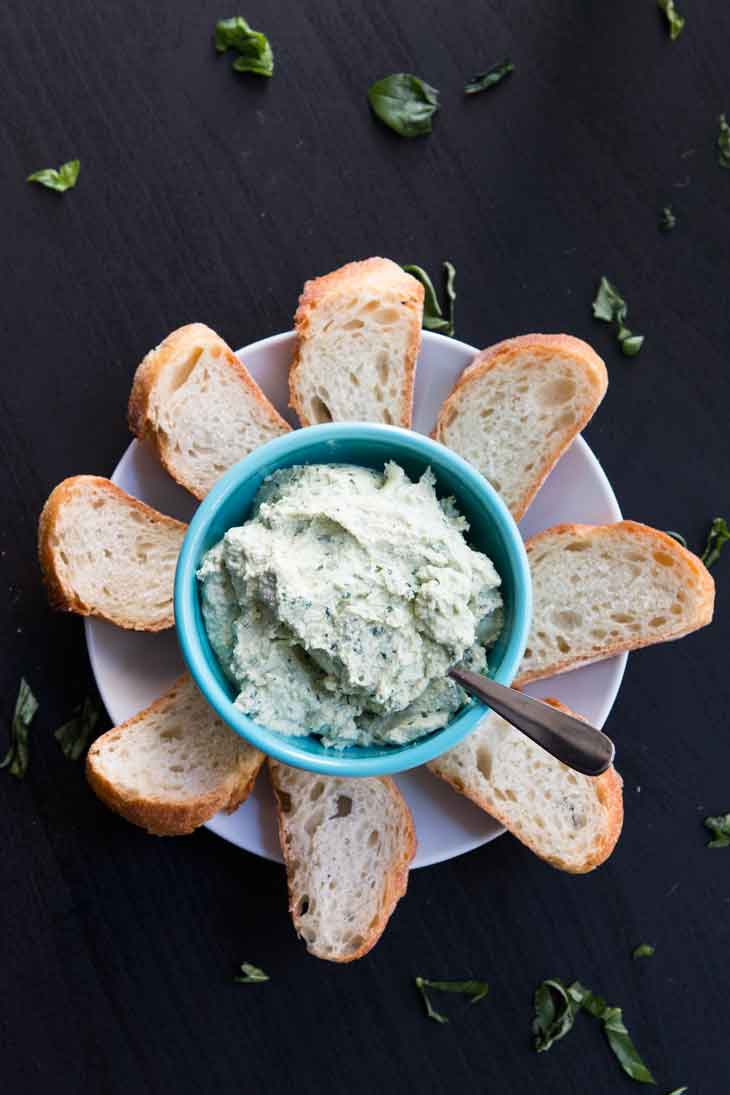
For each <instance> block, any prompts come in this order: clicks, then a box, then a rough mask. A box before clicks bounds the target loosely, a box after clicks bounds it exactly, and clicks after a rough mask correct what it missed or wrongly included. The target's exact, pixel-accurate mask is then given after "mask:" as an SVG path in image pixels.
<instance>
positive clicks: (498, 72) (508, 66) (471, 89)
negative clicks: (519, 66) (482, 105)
mask: <svg viewBox="0 0 730 1095" xmlns="http://www.w3.org/2000/svg"><path fill="white" fill-rule="evenodd" d="M514 70H515V66H514V65H513V64H512V62H511V61H509V60H506V61H502V62H501V64H498V65H492V67H491V68H488V69H487V71H486V72H477V74H476V76H472V78H471V80H470V81H469V83H468V84H465V85H464V94H465V95H477V94H478V93H479V92H480V91H486V90H487V88H489V87H494V85H495V84H499V83H501V82H502V80H504V78H505V76H509V74H510V72H514Z"/></svg>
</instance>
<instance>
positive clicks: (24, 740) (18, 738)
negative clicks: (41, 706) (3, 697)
mask: <svg viewBox="0 0 730 1095" xmlns="http://www.w3.org/2000/svg"><path fill="white" fill-rule="evenodd" d="M37 710H38V700H37V699H36V698H35V696H34V695H33V693H32V692H31V689H30V685H29V684H28V682H27V680H26V679H25V677H21V678H20V688H19V689H18V698H17V699H16V701H15V711H14V712H13V721H12V722H11V724H10V745H9V747H8V751H7V753H6V754H5V757H4V758H3V760H2V761H0V768H7V770H8V771H9V772H10V775H11V776H15V778H16V779H24V778H25V774H26V772H27V771H28V760H29V753H28V731H29V730H30V724H31V723H32V722H33V719H34V718H35V714H36V711H37Z"/></svg>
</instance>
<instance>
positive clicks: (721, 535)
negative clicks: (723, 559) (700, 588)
mask: <svg viewBox="0 0 730 1095" xmlns="http://www.w3.org/2000/svg"><path fill="white" fill-rule="evenodd" d="M728 540H730V528H728V524H727V521H726V520H725V518H724V517H716V518H715V520H714V521H713V522H712V525H711V526H710V531H709V532H708V533H707V543H706V544H705V550H704V551H703V552H702V555H701V556H700V558H701V559H702V562H703V563H704V564H705V566H706V567H711V566H712V565H713V564H714V563H716V562H717V560H718V559H719V558H720V552H721V551H722V549H723V547H724V545H725V544H726V543H727V542H728Z"/></svg>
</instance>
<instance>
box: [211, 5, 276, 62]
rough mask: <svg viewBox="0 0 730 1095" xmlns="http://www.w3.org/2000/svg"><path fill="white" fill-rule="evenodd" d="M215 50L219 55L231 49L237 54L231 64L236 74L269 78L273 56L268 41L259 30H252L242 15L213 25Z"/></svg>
mask: <svg viewBox="0 0 730 1095" xmlns="http://www.w3.org/2000/svg"><path fill="white" fill-rule="evenodd" d="M215 48H216V49H217V50H218V52H219V53H225V52H226V50H229V49H233V50H235V51H236V53H237V54H238V57H236V59H235V61H234V62H233V68H234V69H235V71H236V72H253V73H254V74H255V75H256V76H271V75H273V72H274V54H273V52H272V49H271V46H270V44H269V39H268V38H267V37H266V35H265V34H262V32H261V31H260V30H253V29H252V28H251V27H250V26H249V25H248V23H247V22H246V20H245V19H244V18H243V16H242V15H234V16H233V18H232V19H221V20H220V21H219V22H218V23H216V25H215Z"/></svg>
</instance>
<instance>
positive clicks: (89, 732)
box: [53, 696, 102, 760]
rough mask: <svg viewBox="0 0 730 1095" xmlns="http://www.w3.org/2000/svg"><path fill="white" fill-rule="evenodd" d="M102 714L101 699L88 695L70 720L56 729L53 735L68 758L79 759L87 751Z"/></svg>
mask: <svg viewBox="0 0 730 1095" xmlns="http://www.w3.org/2000/svg"><path fill="white" fill-rule="evenodd" d="M101 714H102V708H101V704H100V703H99V701H98V700H96V699H91V697H89V696H87V697H86V699H85V700H84V702H83V703H80V704H79V705H78V707H77V708H76V710H75V711H74V713H73V715H72V716H71V718H70V719H69V720H68V722H65V723H64V724H63V726H59V728H58V730H55V731H54V734H53V736H54V738H55V739H56V741H57V742H58V744H59V745H60V746H61V749H62V750H63V755H64V756H65V757H66V758H67V759H68V760H78V759H79V757H80V756H82V755H83V754H84V753H85V752H86V750H87V749H88V747H89V744H90V742H91V739H92V736H93V733H94V731H95V730H96V726H97V723H98V722H99V719H100V718H101Z"/></svg>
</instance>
